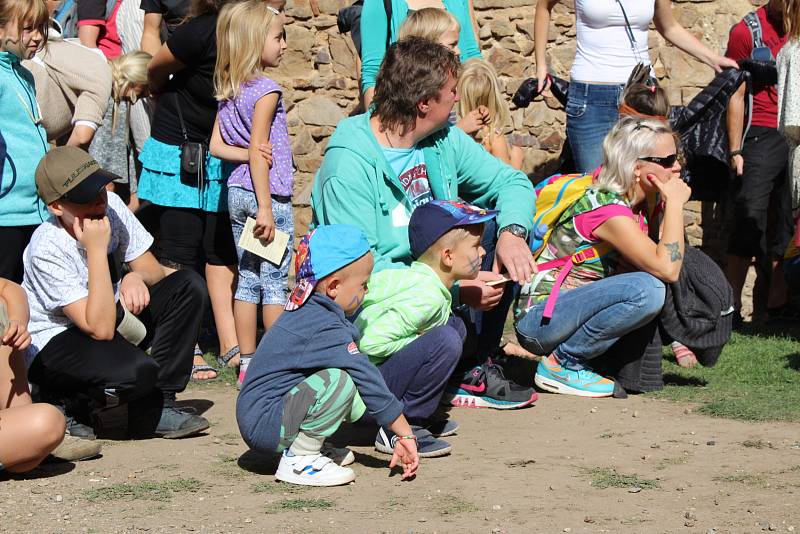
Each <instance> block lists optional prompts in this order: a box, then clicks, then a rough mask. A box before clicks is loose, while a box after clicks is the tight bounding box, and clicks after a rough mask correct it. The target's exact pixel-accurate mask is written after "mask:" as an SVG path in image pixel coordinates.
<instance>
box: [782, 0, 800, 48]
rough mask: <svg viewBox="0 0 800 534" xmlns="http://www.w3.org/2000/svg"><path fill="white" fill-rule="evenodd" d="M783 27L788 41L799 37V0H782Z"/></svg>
mask: <svg viewBox="0 0 800 534" xmlns="http://www.w3.org/2000/svg"><path fill="white" fill-rule="evenodd" d="M783 29H784V30H785V31H786V38H787V39H789V40H790V41H796V40H798V39H800V0H783Z"/></svg>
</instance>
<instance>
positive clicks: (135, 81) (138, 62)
mask: <svg viewBox="0 0 800 534" xmlns="http://www.w3.org/2000/svg"><path fill="white" fill-rule="evenodd" d="M151 59H153V56H151V55H150V54H148V53H147V52H142V51H141V50H134V51H132V52H128V53H127V54H122V55H121V56H117V57H115V58H114V59H112V60H111V61H109V62H108V66H109V67H111V99H112V100H113V101H114V110H113V112H112V114H111V117H112V119H111V128H112V130H114V129H116V127H117V121H118V120H119V104H120V102H122V100H123V99H125V98H129V99H130V100H133V101H135V100H136V98H135V97H134V98H131V97H130V96H129V95H130V94H131V91H133V90H135V89H136V88H137V87H145V86H147V64H148V63H149V62H150V60H151Z"/></svg>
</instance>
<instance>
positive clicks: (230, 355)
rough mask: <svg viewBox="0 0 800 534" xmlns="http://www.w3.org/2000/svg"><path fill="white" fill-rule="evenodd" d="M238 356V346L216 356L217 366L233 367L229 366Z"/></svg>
mask: <svg viewBox="0 0 800 534" xmlns="http://www.w3.org/2000/svg"><path fill="white" fill-rule="evenodd" d="M238 355H239V345H236V346H234V347H233V348H231V349H230V350H229V351H228V352H226V353H225V354H223V355H222V356H217V364H219V366H220V367H234V366H232V365H230V363H231V360H232V359H234V358H235V357H237V356H238Z"/></svg>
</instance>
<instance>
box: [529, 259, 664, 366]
mask: <svg viewBox="0 0 800 534" xmlns="http://www.w3.org/2000/svg"><path fill="white" fill-rule="evenodd" d="M664 293H665V287H664V283H663V282H661V281H660V280H659V279H657V278H655V277H654V276H652V275H650V274H647V273H643V272H636V273H625V274H619V275H615V276H609V277H608V278H603V279H602V280H597V281H596V282H592V283H590V284H587V285H585V286H580V287H576V288H575V289H571V290H569V291H564V292H562V293H561V294H560V295H559V296H558V301H557V302H556V306H555V310H554V311H553V317H552V319H550V321H549V322H546V323H543V322H542V313H543V312H544V306H545V303H544V302H540V303H539V304H537V305H535V306H534V307H533V308H531V309H530V310H528V313H527V314H526V315H525V316H524V317H523V318H522V319H521V320H520V321H519V322H517V324H516V325H515V329H516V331H517V338H518V339H519V341H520V343H521V344H522V346H523V347H525V348H526V349H528V350H529V351H531V352H533V353H534V354H541V355H548V354H550V353H553V354H554V355H555V356H556V358H557V359H558V360H559V362H560V363H561V364H562V365H564V366H565V367H568V368H572V369H576V370H577V369H582V368H583V363H585V362H586V361H587V360H590V359H591V358H594V357H596V356H600V355H602V354H603V353H605V352H606V351H607V350H608V349H609V348H611V346H612V345H613V344H614V343H616V342H617V340H619V339H620V338H621V337H622V336H624V335H625V334H627V333H629V332H632V331H633V330H636V329H637V328H639V327H640V326H642V325H645V324H647V323H648V322H650V321H652V320H653V319H654V318H655V317H657V316H658V314H659V313H660V312H661V307H662V306H663V305H664Z"/></svg>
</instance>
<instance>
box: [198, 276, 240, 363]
mask: <svg viewBox="0 0 800 534" xmlns="http://www.w3.org/2000/svg"><path fill="white" fill-rule="evenodd" d="M206 283H207V284H208V296H209V297H210V299H211V310H212V312H213V313H214V323H215V324H216V326H217V337H218V338H219V353H220V354H225V353H226V352H228V351H229V350H230V349H232V348H233V347H235V346H236V345H238V342H237V340H236V324H235V323H234V321H233V292H234V288H235V284H236V266H235V265H210V264H206ZM238 364H239V356H238V355H237V356H235V357H234V358H233V359H231V361H230V362H229V366H230V367H236V366H237V365H238Z"/></svg>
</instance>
